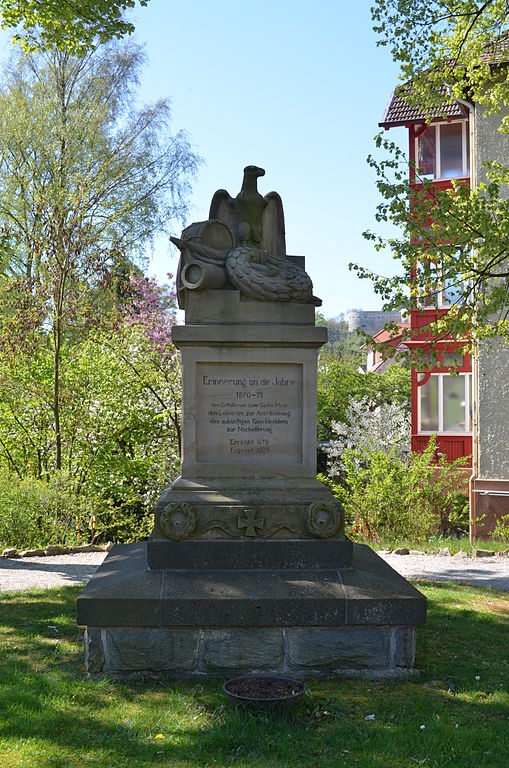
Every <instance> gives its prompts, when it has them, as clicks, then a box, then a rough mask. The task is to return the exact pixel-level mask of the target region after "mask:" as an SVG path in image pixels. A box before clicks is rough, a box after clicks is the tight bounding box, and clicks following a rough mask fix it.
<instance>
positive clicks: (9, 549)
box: [2, 547, 19, 557]
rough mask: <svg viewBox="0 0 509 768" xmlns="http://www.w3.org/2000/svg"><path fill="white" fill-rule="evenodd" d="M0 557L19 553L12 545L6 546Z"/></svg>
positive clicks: (17, 555) (14, 555)
mask: <svg viewBox="0 0 509 768" xmlns="http://www.w3.org/2000/svg"><path fill="white" fill-rule="evenodd" d="M2 557H19V553H18V550H17V549H14V547H6V549H4V551H3V552H2Z"/></svg>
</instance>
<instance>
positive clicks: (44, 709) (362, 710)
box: [0, 582, 509, 768]
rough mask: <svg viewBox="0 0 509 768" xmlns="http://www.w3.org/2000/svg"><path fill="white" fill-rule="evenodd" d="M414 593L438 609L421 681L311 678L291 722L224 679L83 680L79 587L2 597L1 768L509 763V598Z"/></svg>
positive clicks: (380, 767) (427, 632)
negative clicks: (262, 709)
mask: <svg viewBox="0 0 509 768" xmlns="http://www.w3.org/2000/svg"><path fill="white" fill-rule="evenodd" d="M419 586H420V588H421V589H422V591H423V592H424V593H425V594H426V596H427V597H428V600H429V620H428V624H427V625H426V626H425V627H423V628H421V629H419V631H418V658H417V666H418V668H420V669H421V670H422V674H421V677H420V678H418V679H416V680H415V681H412V682H406V683H394V682H392V683H391V682H380V683H372V682H368V681H354V680H337V681H327V682H318V681H315V680H308V681H307V682H308V694H307V695H306V698H305V701H304V703H303V705H302V706H301V708H300V709H299V710H297V711H296V713H295V714H294V715H287V716H275V715H272V716H266V715H257V716H254V715H250V714H249V713H243V712H240V713H239V712H237V711H234V710H232V709H231V708H230V707H229V706H228V704H227V702H226V700H225V698H224V696H223V694H222V692H221V682H222V681H220V680H209V681H187V682H180V683H177V684H175V685H171V684H168V683H165V684H162V683H158V682H156V681H153V682H151V683H145V684H136V685H135V684H122V683H115V682H112V681H110V680H101V681H91V680H85V679H84V667H83V657H82V642H81V641H82V636H81V632H79V631H78V630H77V628H76V626H75V600H76V597H77V595H78V593H79V587H66V588H62V589H58V590H52V591H40V592H30V593H18V594H14V593H11V594H6V595H4V596H2V599H1V601H0V713H1V714H0V765H1V766H2V768H36V766H37V768H78V766H79V767H81V766H90V767H94V768H110V767H111V768H124V766H125V768H127V767H129V768H145V767H146V766H147V767H148V766H151V767H152V766H154V767H155V766H172V767H173V766H176V767H177V768H184V766H185V767H186V768H191V767H192V768H202V767H203V768H207V767H208V766H238V767H239V768H248V766H249V768H256V767H258V768H261V767H263V768H283V766H288V768H340V767H341V766H359V768H409V767H411V766H412V765H424V766H438V767H439V768H443V766H458V767H459V768H484V766H486V767H488V766H489V768H498V767H499V768H505V766H506V765H507V755H508V753H509V694H508V688H509V661H508V654H507V650H508V634H509V626H508V624H509V618H508V612H509V595H504V594H502V593H499V592H495V591H491V590H480V589H474V588H469V587H464V586H459V585H451V584H431V583H426V582H421V583H420V584H419ZM372 713H373V714H375V719H374V720H372V721H367V720H365V717H366V716H367V715H370V714H372ZM422 726H425V727H424V728H422Z"/></svg>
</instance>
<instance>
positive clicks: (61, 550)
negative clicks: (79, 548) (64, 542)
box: [44, 544, 71, 556]
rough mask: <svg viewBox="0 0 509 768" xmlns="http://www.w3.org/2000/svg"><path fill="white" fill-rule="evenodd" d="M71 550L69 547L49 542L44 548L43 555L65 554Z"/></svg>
mask: <svg viewBox="0 0 509 768" xmlns="http://www.w3.org/2000/svg"><path fill="white" fill-rule="evenodd" d="M70 551H71V549H70V547H61V546H60V545H59V544H50V545H49V546H47V547H46V549H45V550H44V554H45V555H49V556H51V555H67V554H69V552H70Z"/></svg>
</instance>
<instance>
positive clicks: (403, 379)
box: [317, 351, 410, 441]
mask: <svg viewBox="0 0 509 768" xmlns="http://www.w3.org/2000/svg"><path fill="white" fill-rule="evenodd" d="M364 399H365V400H367V401H369V403H370V407H371V408H373V409H374V408H376V407H377V406H379V405H381V404H382V403H396V404H399V405H401V406H403V407H404V408H405V409H406V410H407V411H409V410H410V372H409V371H408V370H405V369H403V368H402V367H401V366H399V365H391V366H389V368H388V369H387V371H386V372H385V373H383V374H379V373H372V372H370V373H362V372H360V371H359V369H358V367H357V366H356V365H352V364H350V363H348V362H345V361H344V360H342V359H341V358H340V357H339V356H338V355H337V354H335V353H334V351H332V352H331V351H329V352H327V351H325V352H324V353H322V354H321V355H320V360H319V365H318V387H317V414H318V415H317V418H318V440H319V441H325V440H332V439H334V435H335V433H334V429H333V423H334V422H344V423H347V424H348V423H349V418H348V409H349V406H350V405H351V403H352V401H360V400H364Z"/></svg>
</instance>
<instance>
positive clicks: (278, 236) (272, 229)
mask: <svg viewBox="0 0 509 768" xmlns="http://www.w3.org/2000/svg"><path fill="white" fill-rule="evenodd" d="M216 194H217V193H216ZM263 199H264V200H265V207H264V209H263V217H262V243H261V245H262V248H265V250H266V251H268V252H269V253H270V254H271V256H275V257H276V258H278V259H285V258H286V238H285V216H284V213H283V201H282V200H281V198H280V196H279V195H278V193H277V192H269V193H268V194H267V195H265V197H264V198H263Z"/></svg>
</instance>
